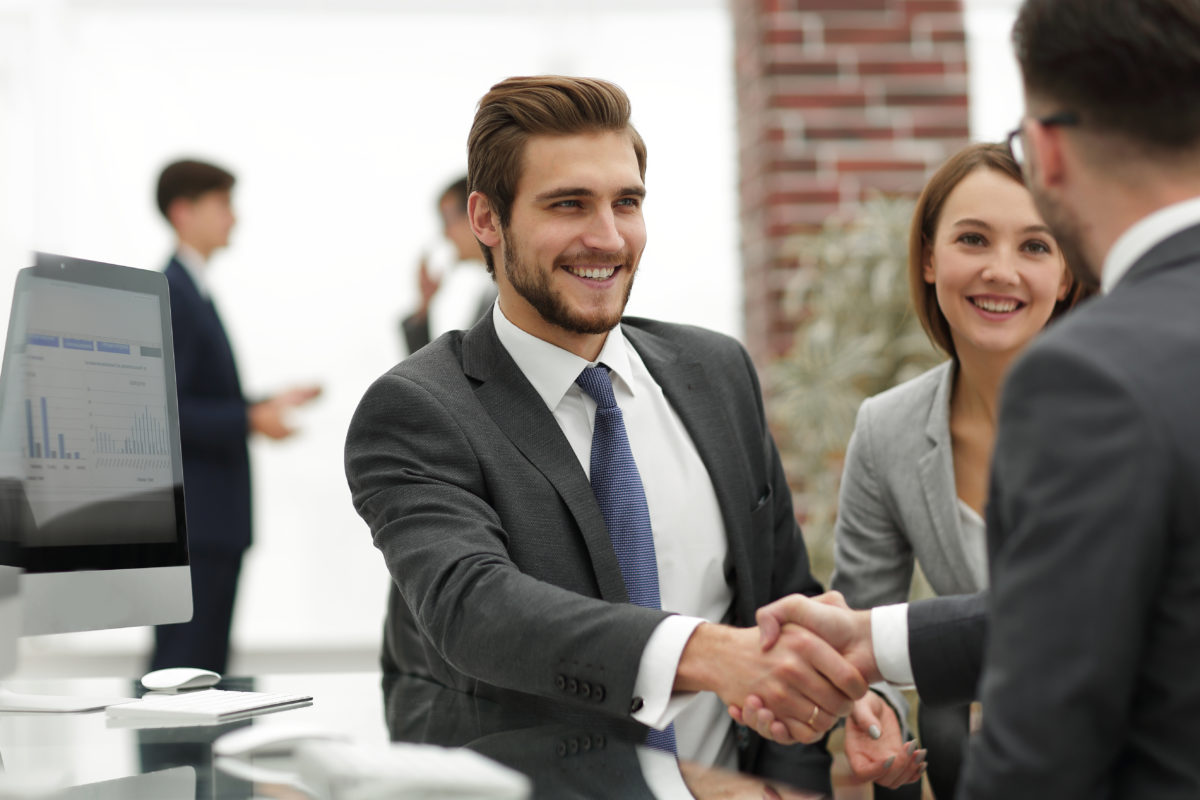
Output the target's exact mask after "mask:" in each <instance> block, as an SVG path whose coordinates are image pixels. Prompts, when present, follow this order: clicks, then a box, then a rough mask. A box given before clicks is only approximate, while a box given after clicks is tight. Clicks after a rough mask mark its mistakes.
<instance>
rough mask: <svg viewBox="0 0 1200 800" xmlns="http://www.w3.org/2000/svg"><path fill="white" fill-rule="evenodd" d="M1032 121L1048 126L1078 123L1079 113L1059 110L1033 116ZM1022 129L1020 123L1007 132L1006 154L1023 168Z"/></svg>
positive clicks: (1023, 147)
mask: <svg viewBox="0 0 1200 800" xmlns="http://www.w3.org/2000/svg"><path fill="white" fill-rule="evenodd" d="M1033 121H1034V122H1036V123H1038V124H1040V125H1044V126H1046V127H1048V128H1049V127H1053V126H1055V125H1078V124H1079V115H1078V114H1076V113H1075V112H1074V111H1059V112H1058V113H1056V114H1050V115H1049V116H1045V117H1034V119H1033ZM1024 129H1025V125H1024V123H1022V124H1020V125H1018V126H1017V127H1016V128H1014V129H1013V130H1012V131H1011V132H1010V133H1009V134H1008V154H1009V155H1010V156H1012V157H1013V161H1016V162H1017V166H1018V167H1020V168H1021V169H1024V168H1025V141H1024V139H1023V138H1022V132H1023V131H1024Z"/></svg>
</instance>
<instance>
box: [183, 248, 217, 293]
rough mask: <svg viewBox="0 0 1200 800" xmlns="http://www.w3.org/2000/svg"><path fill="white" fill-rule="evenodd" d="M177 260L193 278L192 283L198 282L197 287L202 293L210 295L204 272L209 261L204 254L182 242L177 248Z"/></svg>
mask: <svg viewBox="0 0 1200 800" xmlns="http://www.w3.org/2000/svg"><path fill="white" fill-rule="evenodd" d="M175 260H176V261H178V262H179V263H180V265H181V266H182V267H183V269H184V271H186V272H187V274H188V277H189V278H191V279H192V283H194V284H196V288H197V289H199V290H200V295H201V296H202V297H208V294H209V293H208V284H206V283H205V282H204V274H205V271H206V269H207V267H208V261H206V260H205V258H204V256H202V255H200V254H199V253H197V252H196V251H195V250H194V249H192V248H191V247H189V246H188V245H186V244H184V243H183V242H180V243H179V246H178V247H177V248H176V249H175Z"/></svg>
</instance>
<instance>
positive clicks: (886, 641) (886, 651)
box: [871, 603, 913, 686]
mask: <svg viewBox="0 0 1200 800" xmlns="http://www.w3.org/2000/svg"><path fill="white" fill-rule="evenodd" d="M871 646H872V647H873V648H874V649H875V663H876V665H877V666H878V667H879V674H880V675H882V676H883V679H884V680H886V681H887V682H888V683H892V684H895V685H897V686H911V685H912V683H913V671H912V664H911V663H910V662H909V660H908V603H897V604H895V605H891V606H876V607H875V608H872V609H871Z"/></svg>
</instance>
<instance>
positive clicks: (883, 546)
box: [831, 400, 915, 608]
mask: <svg viewBox="0 0 1200 800" xmlns="http://www.w3.org/2000/svg"><path fill="white" fill-rule="evenodd" d="M871 423H872V419H871V401H870V400H868V401H866V402H865V403H863V405H862V406H861V407H860V408H859V410H858V418H857V420H856V421H855V424H854V433H853V434H851V436H850V443H849V444H848V445H847V446H846V465H845V467H844V468H843V470H842V485H841V490H840V492H839V494H838V516H837V522H836V524H835V527H834V573H833V578H832V581H831V583H832V587H833V588H834V589H836V590H837V591H839V592H841V593H842V594H843V595H845V597H846V602H847V603H849V604H850V606H851V608H874V607H875V606H879V605H886V604H889V603H903V602H904V601H905V600H907V599H908V594H909V590H910V588H911V586H912V576H913V550H912V545H911V544H910V543H909V540H908V536H907V535H906V534H905V532H904V531H903V530H902V528H901V525H900V522H899V520H897V519H896V518H895V514H894V513H893V512H892V509H891V507H890V506H889V504H888V501H887V497H886V490H885V489H884V486H883V484H882V483H881V482H880V479H879V475H878V472H877V470H876V464H875V461H874V457H873V456H874V454H873V453H872V447H871V446H872V431H871ZM914 461H915V458H914Z"/></svg>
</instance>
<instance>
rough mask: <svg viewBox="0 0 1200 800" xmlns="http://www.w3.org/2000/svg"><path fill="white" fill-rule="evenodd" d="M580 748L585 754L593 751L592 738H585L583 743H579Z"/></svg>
mask: <svg viewBox="0 0 1200 800" xmlns="http://www.w3.org/2000/svg"><path fill="white" fill-rule="evenodd" d="M579 746H580V747H581V748H583V752H585V753H586V752H587V751H589V750H591V749H592V737H590V736H585V737H583V741H582V742H580V743H579Z"/></svg>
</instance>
